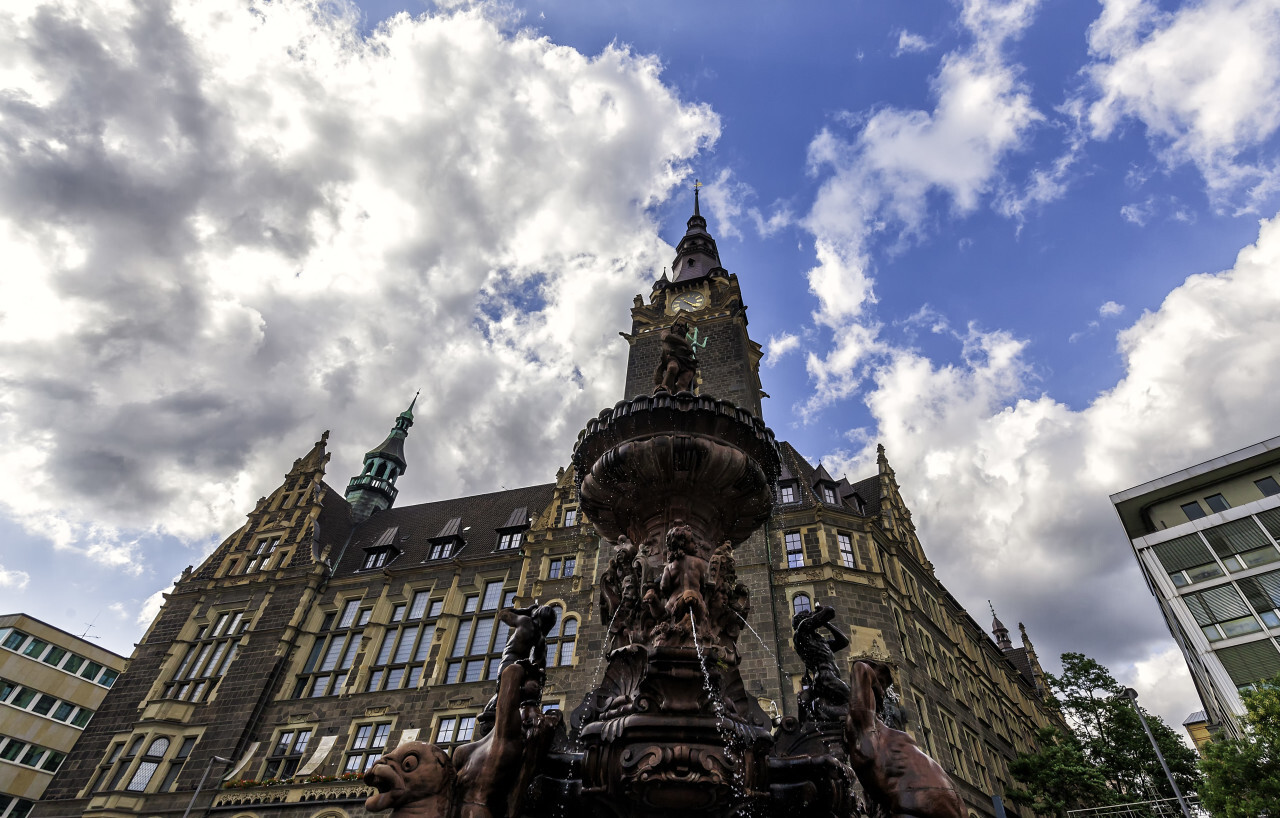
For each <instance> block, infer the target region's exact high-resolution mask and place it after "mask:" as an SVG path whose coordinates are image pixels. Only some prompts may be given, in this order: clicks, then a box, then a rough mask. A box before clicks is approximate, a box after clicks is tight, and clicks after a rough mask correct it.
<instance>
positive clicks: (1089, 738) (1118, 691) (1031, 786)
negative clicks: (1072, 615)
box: [1010, 653, 1200, 815]
mask: <svg viewBox="0 0 1280 818" xmlns="http://www.w3.org/2000/svg"><path fill="white" fill-rule="evenodd" d="M1048 681H1049V686H1050V688H1051V689H1052V690H1053V693H1054V695H1055V696H1056V698H1057V700H1058V704H1059V706H1060V708H1061V709H1062V715H1063V717H1064V718H1065V719H1066V721H1067V724H1068V725H1070V726H1071V728H1072V730H1073V731H1074V736H1062V735H1060V734H1059V735H1058V736H1057V737H1053V736H1042V737H1041V740H1040V748H1039V750H1037V752H1035V753H1033V754H1031V755H1026V754H1019V756H1018V761H1017V762H1016V763H1015V764H1014V765H1013V766H1012V767H1011V768H1010V769H1011V771H1013V774H1014V775H1015V776H1016V777H1017V778H1018V780H1019V781H1020V782H1022V783H1023V784H1024V785H1025V787H1026V788H1025V789H1024V790H1022V791H1020V792H1019V793H1016V794H1013V793H1011V796H1010V797H1011V798H1013V800H1014V801H1015V803H1019V804H1024V805H1026V806H1031V807H1032V808H1033V809H1036V810H1037V811H1038V812H1050V813H1054V812H1056V813H1057V814H1059V815H1065V814H1066V810H1068V809H1080V808H1085V807H1095V806H1105V805H1107V804H1118V803H1126V802H1133V801H1145V800H1150V799H1155V798H1172V797H1174V794H1173V789H1172V788H1171V787H1170V786H1169V781H1168V779H1167V778H1166V777H1165V775H1164V770H1163V769H1162V768H1161V767H1160V760H1159V759H1158V758H1157V757H1156V754H1155V751H1154V750H1152V749H1151V742H1150V740H1148V738H1147V734H1146V731H1145V730H1143V728H1142V722H1141V721H1139V719H1138V714H1137V712H1136V711H1135V710H1134V704H1133V703H1131V702H1130V701H1129V700H1128V699H1126V698H1124V696H1123V693H1124V689H1125V688H1124V686H1123V685H1121V684H1120V683H1119V682H1118V681H1116V679H1115V677H1114V676H1112V675H1111V671H1109V670H1107V668H1106V667H1104V666H1103V665H1100V664H1098V662H1096V661H1094V660H1093V659H1090V658H1089V657H1087V656H1085V655H1084V654H1081V653H1064V654H1063V655H1062V673H1061V675H1058V676H1054V675H1049V676H1048ZM1142 713H1143V715H1144V716H1145V717H1146V720H1147V724H1148V726H1149V727H1150V728H1151V732H1152V734H1153V735H1154V736H1155V738H1156V743H1157V744H1158V745H1159V747H1160V751H1161V752H1162V753H1163V754H1164V757H1165V761H1166V762H1167V763H1168V765H1169V770H1170V772H1171V773H1172V774H1173V776H1174V780H1176V781H1177V783H1178V788H1179V789H1180V790H1181V791H1182V792H1183V793H1184V794H1185V793H1188V792H1191V791H1194V790H1196V789H1197V788H1198V786H1199V783H1200V773H1199V768H1198V766H1197V764H1196V754H1195V752H1194V751H1193V750H1191V748H1189V747H1187V746H1186V744H1184V743H1183V742H1182V740H1181V739H1180V738H1179V736H1178V734H1177V733H1176V732H1174V730H1173V729H1171V728H1170V727H1169V725H1167V724H1165V723H1164V721H1163V720H1162V719H1160V718H1159V717H1157V716H1154V715H1152V714H1150V713H1148V712H1147V711H1146V710H1143V711H1142ZM1046 739H1050V740H1048V741H1046ZM1099 782H1100V783H1101V785H1100V786H1098V784H1099ZM1036 804H1039V805H1040V806H1035V805H1036Z"/></svg>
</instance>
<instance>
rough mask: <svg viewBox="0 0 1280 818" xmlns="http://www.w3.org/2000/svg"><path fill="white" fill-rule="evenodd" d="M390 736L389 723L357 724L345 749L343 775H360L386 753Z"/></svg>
mask: <svg viewBox="0 0 1280 818" xmlns="http://www.w3.org/2000/svg"><path fill="white" fill-rule="evenodd" d="M390 735H391V722H389V721H381V722H371V723H369V724H357V725H356V730H355V733H353V734H352V736H351V746H350V747H349V748H348V749H347V760H346V762H345V763H344V764H343V765H342V771H343V772H344V773H362V772H365V771H366V770H368V769H369V768H370V767H372V766H373V762H375V761H377V760H378V758H379V757H381V756H382V754H383V753H384V752H385V751H386V747H387V737H388V736H390Z"/></svg>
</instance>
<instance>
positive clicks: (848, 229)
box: [801, 0, 1043, 417]
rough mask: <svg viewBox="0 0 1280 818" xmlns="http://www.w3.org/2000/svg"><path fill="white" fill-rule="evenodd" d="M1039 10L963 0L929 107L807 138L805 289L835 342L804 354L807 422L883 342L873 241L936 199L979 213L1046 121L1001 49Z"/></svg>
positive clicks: (920, 219) (839, 394)
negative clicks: (871, 310) (872, 316)
mask: <svg viewBox="0 0 1280 818" xmlns="http://www.w3.org/2000/svg"><path fill="white" fill-rule="evenodd" d="M1037 5H1038V4H1037V3H1036V2H1034V0H1009V1H1008V2H995V0H967V2H965V3H964V4H963V5H962V10H961V21H962V23H963V25H964V26H965V28H966V30H967V32H968V34H969V36H970V38H971V42H970V43H969V44H968V45H967V46H965V47H964V48H962V49H958V50H956V51H952V52H950V53H948V54H946V55H945V56H944V57H943V58H942V61H941V64H940V67H939V69H938V73H937V75H936V76H935V77H934V78H933V89H932V90H933V94H934V96H935V98H936V104H935V106H934V108H933V109H932V110H931V111H921V110H910V111H909V110H903V109H898V108H883V109H880V110H878V111H875V112H874V113H872V114H870V115H869V116H868V117H866V118H865V121H863V123H862V125H861V128H860V130H859V131H858V133H857V134H856V135H854V136H853V137H852V138H848V137H845V136H843V135H841V134H838V133H837V132H836V131H834V130H833V129H831V128H828V129H825V130H823V131H822V132H821V133H819V134H818V136H817V137H816V138H815V139H814V140H813V142H812V143H811V144H810V146H809V165H810V169H811V172H812V173H814V174H825V175H826V176H827V178H826V179H825V181H824V182H823V183H822V186H821V188H820V190H819V192H818V195H817V199H816V201H815V202H814V205H813V207H812V209H811V210H810V212H809V214H808V216H807V217H806V218H805V220H804V225H805V227H806V228H807V229H808V230H809V231H810V232H812V233H813V235H814V239H815V241H814V247H815V252H816V254H817V259H818V263H817V265H816V266H815V267H814V268H813V269H811V270H810V271H809V272H808V279H809V289H810V290H811V291H812V292H813V294H814V295H815V296H816V297H817V299H818V309H817V311H816V312H815V314H814V321H815V323H817V324H818V325H819V326H823V327H826V328H829V329H830V330H831V331H832V333H833V336H834V337H833V343H832V348H831V350H830V351H828V352H827V353H825V354H817V353H813V354H810V355H809V357H808V360H807V364H806V366H807V367H808V371H809V375H810V377H811V379H812V380H813V381H814V382H815V384H816V386H817V388H816V390H815V392H814V394H813V396H812V397H811V398H810V400H809V401H807V402H806V404H805V405H804V406H803V407H801V413H802V415H804V416H805V417H811V416H812V415H813V414H814V413H815V412H817V411H819V410H820V409H821V408H823V407H824V406H827V405H829V404H830V403H832V402H834V401H837V400H840V399H842V398H844V397H847V396H849V395H850V394H852V393H853V392H854V391H856V390H857V388H858V386H859V384H860V383H861V381H862V378H863V375H864V374H865V368H864V366H863V363H864V362H865V360H866V358H867V356H868V355H870V354H873V353H875V352H878V351H880V349H881V346H880V344H879V341H878V330H877V327H876V326H875V325H874V323H873V322H869V321H868V320H866V316H865V309H866V307H867V305H869V304H871V303H873V302H874V300H875V295H874V276H873V275H872V271H871V244H872V243H873V241H875V240H876V239H877V238H879V237H881V236H885V235H888V236H893V235H895V234H896V235H897V236H898V237H899V238H907V237H911V236H916V235H919V234H920V232H921V230H922V228H923V225H924V223H925V221H926V217H927V214H928V209H929V197H930V196H932V195H938V194H941V195H943V196H945V197H946V199H947V200H948V201H949V202H950V204H951V207H952V209H953V210H954V211H955V212H957V213H966V212H970V211H972V210H974V209H975V208H976V207H977V206H978V204H979V201H980V200H981V198H982V196H983V195H985V194H987V193H989V192H990V191H992V190H993V188H994V186H995V183H996V181H997V178H998V176H999V164H1000V160H1001V159H1002V158H1003V157H1004V156H1006V155H1007V154H1009V153H1010V152H1012V151H1015V150H1018V149H1019V148H1020V147H1021V146H1022V145H1023V144H1024V140H1025V138H1026V135H1027V133H1028V130H1029V129H1030V128H1031V127H1032V126H1034V125H1035V124H1036V123H1037V122H1039V121H1041V120H1042V119H1043V116H1042V115H1041V114H1040V113H1039V112H1038V111H1037V110H1036V109H1035V107H1034V106H1033V105H1032V102H1031V98H1030V95H1029V92H1028V90H1027V88H1026V87H1025V86H1024V85H1023V84H1022V82H1021V80H1020V79H1019V74H1020V70H1019V68H1018V67H1017V66H1016V65H1012V64H1009V63H1008V62H1006V60H1005V57H1004V53H1003V49H1004V46H1005V45H1006V43H1007V42H1009V41H1010V40H1011V39H1013V38H1016V37H1017V36H1019V35H1020V34H1021V33H1022V31H1023V30H1024V29H1025V28H1026V26H1027V25H1029V24H1030V22H1031V20H1032V17H1033V15H1034V12H1035V9H1036V6H1037Z"/></svg>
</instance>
